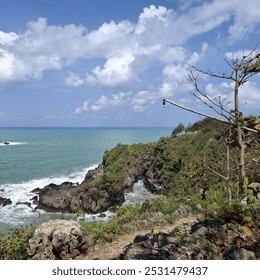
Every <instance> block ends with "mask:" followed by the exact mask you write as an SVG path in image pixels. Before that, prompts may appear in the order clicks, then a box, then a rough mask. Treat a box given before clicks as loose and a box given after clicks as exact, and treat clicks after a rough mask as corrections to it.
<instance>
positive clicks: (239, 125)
mask: <svg viewBox="0 0 260 280" xmlns="http://www.w3.org/2000/svg"><path fill="white" fill-rule="evenodd" d="M238 88H239V82H238V78H236V81H235V94H234V97H235V121H236V138H237V144H238V148H239V159H238V165H239V171H240V184H242V183H243V179H244V177H245V176H246V171H245V143H244V141H243V137H242V120H243V117H242V116H241V113H240V112H239V103H238Z"/></svg>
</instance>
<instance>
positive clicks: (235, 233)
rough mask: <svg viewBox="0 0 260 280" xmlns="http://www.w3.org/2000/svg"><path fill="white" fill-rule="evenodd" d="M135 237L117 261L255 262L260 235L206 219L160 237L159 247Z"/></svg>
mask: <svg viewBox="0 0 260 280" xmlns="http://www.w3.org/2000/svg"><path fill="white" fill-rule="evenodd" d="M148 236H149V234H147V235H145V236H140V235H138V236H136V238H135V239H134V242H133V243H131V244H129V245H128V246H126V247H125V248H124V250H123V251H122V252H121V254H120V255H119V259H124V260H125V259H138V260H155V259H160V260H218V259H219V260H221V259H227V260H255V259H257V258H258V256H259V253H260V246H259V243H260V241H259V239H260V237H259V231H258V230H256V231H250V230H249V229H248V228H247V229H244V228H243V227H241V226H237V225H233V224H230V223H226V222H225V221H222V220H219V219H208V220H204V221H201V222H197V223H194V224H193V225H191V226H190V227H189V230H188V231H187V230H186V228H185V229H183V228H182V226H180V227H178V228H175V229H174V230H173V231H172V232H171V233H170V234H165V233H160V234H159V246H158V247H157V246H154V244H153V242H152V238H147V237H148Z"/></svg>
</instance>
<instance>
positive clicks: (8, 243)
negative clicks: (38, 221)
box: [0, 228, 35, 260]
mask: <svg viewBox="0 0 260 280" xmlns="http://www.w3.org/2000/svg"><path fill="white" fill-rule="evenodd" d="M34 230H35V229H34V228H29V229H23V228H20V229H14V230H12V231H11V232H10V233H9V234H8V235H7V236H5V235H1V236H0V259H1V260H26V259H27V258H28V255H27V246H28V241H29V239H30V238H31V237H32V234H33V232H34Z"/></svg>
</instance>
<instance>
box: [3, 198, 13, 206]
mask: <svg viewBox="0 0 260 280" xmlns="http://www.w3.org/2000/svg"><path fill="white" fill-rule="evenodd" d="M10 204H12V200H11V199H10V198H5V197H1V196H0V206H3V207H4V206H6V205H10Z"/></svg>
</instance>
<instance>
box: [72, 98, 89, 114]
mask: <svg viewBox="0 0 260 280" xmlns="http://www.w3.org/2000/svg"><path fill="white" fill-rule="evenodd" d="M88 104H89V101H84V102H83V104H82V105H81V106H79V107H78V108H76V110H75V112H74V113H75V114H76V115H80V114H81V113H82V112H84V111H88Z"/></svg>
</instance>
